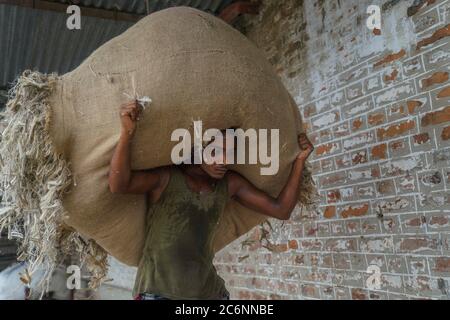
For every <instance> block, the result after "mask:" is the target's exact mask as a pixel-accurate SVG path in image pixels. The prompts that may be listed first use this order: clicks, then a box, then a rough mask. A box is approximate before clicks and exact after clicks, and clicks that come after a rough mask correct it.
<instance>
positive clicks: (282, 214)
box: [228, 134, 314, 220]
mask: <svg viewBox="0 0 450 320" xmlns="http://www.w3.org/2000/svg"><path fill="white" fill-rule="evenodd" d="M298 141H299V146H300V148H301V151H300V153H299V154H298V156H297V158H296V160H295V161H294V163H293V165H292V170H291V173H290V175H289V179H288V181H287V183H286V185H285V186H284V188H283V190H282V191H281V192H280V194H279V195H278V197H277V198H274V197H271V196H270V195H268V194H267V193H265V192H263V191H261V190H259V189H257V188H256V187H255V186H254V185H253V184H251V183H250V182H249V181H248V180H247V179H245V178H244V177H242V176H241V175H239V174H238V173H236V172H231V171H230V173H229V174H228V181H229V182H228V190H229V192H230V195H231V197H232V198H233V199H235V200H236V201H238V202H239V203H240V204H242V205H244V206H245V207H247V208H249V209H252V210H255V211H257V212H260V213H262V214H265V215H267V216H271V217H274V218H277V219H280V220H288V219H289V218H290V216H291V213H292V211H293V210H294V208H295V205H296V204H297V199H298V195H299V191H300V190H299V189H300V181H301V177H302V172H303V169H304V167H305V162H306V159H307V158H308V157H309V155H310V154H311V153H312V151H313V150H314V147H313V145H312V143H311V142H310V141H309V140H308V138H307V136H306V134H300V135H299V139H298Z"/></svg>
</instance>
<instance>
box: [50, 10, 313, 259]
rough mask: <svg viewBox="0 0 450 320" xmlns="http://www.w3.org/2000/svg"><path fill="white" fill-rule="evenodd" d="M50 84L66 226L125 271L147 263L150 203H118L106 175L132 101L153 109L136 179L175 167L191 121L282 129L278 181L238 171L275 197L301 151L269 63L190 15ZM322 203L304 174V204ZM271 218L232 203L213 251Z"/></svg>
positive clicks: (246, 44) (116, 43)
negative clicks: (174, 154) (175, 153)
mask: <svg viewBox="0 0 450 320" xmlns="http://www.w3.org/2000/svg"><path fill="white" fill-rule="evenodd" d="M46 81H47V82H51V86H50V87H51V89H49V93H48V96H47V98H46V100H45V101H46V103H47V104H48V106H49V113H50V115H49V117H48V119H47V121H48V123H47V125H48V133H49V138H50V140H51V145H52V146H53V147H54V148H55V154H57V155H61V156H62V159H63V160H64V161H66V162H67V165H68V167H69V168H70V172H71V184H70V186H69V187H68V188H67V189H65V191H67V192H64V194H63V196H62V205H63V208H64V210H65V212H67V217H65V220H64V223H65V224H67V225H69V226H71V227H73V228H74V229H75V230H77V231H78V232H79V233H81V234H82V235H83V236H84V237H87V238H90V239H93V240H95V242H96V243H98V244H99V245H100V246H101V247H102V248H104V249H105V250H106V251H107V252H108V253H110V254H111V255H112V256H114V257H116V258H117V259H118V260H120V261H122V262H124V263H126V264H128V265H134V266H135V265H137V263H138V261H139V259H140V257H141V250H142V246H143V242H144V238H145V234H144V225H145V215H146V212H147V203H146V197H145V195H117V194H111V192H110V191H109V188H108V171H109V163H110V160H111V157H112V154H113V151H114V148H115V146H116V144H117V142H118V139H119V134H120V119H119V114H118V110H119V106H120V105H121V104H122V103H124V102H127V101H129V100H130V98H129V97H130V96H135V95H136V94H137V95H138V96H148V97H150V98H151V99H152V103H151V105H150V106H149V107H148V108H146V109H145V110H144V113H143V117H142V118H141V120H140V121H139V123H138V129H137V132H136V136H135V139H134V141H133V143H132V161H131V163H132V169H134V170H140V169H149V168H155V167H158V166H164V165H170V164H171V163H172V161H171V151H172V148H173V147H174V146H175V145H176V144H177V143H178V142H176V141H171V134H172V132H173V131H174V130H175V129H178V128H186V129H189V130H190V132H191V135H192V136H193V134H194V133H193V121H199V120H201V121H202V122H203V130H206V129H208V128H219V129H223V128H229V127H239V128H242V129H243V130H247V129H250V128H253V129H256V130H258V129H268V130H269V131H270V129H279V135H280V158H279V171H278V173H277V174H276V175H269V176H262V175H261V173H260V168H261V167H266V165H261V164H257V165H249V164H247V165H235V166H234V167H233V168H232V169H234V170H236V171H238V172H239V173H241V174H242V175H243V176H245V177H246V178H247V179H249V180H250V181H251V182H252V183H253V184H254V185H255V186H256V187H258V188H261V189H263V190H265V191H267V192H269V193H270V194H272V195H274V196H276V195H277V194H278V193H279V192H280V190H281V189H282V187H283V186H284V184H285V182H286V180H287V177H288V175H289V172H290V170H291V164H292V162H293V160H294V159H295V157H296V155H297V153H298V150H299V149H298V145H297V134H298V133H300V132H302V131H303V128H302V121H301V117H300V114H299V112H298V109H297V106H296V104H295V101H294V100H293V98H292V97H291V95H290V94H289V92H288V91H287V90H286V89H285V87H284V86H283V84H282V82H281V81H280V79H279V77H278V76H277V75H276V73H275V72H274V70H273V68H272V66H271V65H270V64H269V62H268V61H267V60H266V58H265V57H264V54H263V53H262V52H261V51H260V50H259V49H258V48H257V47H256V46H255V45H254V44H252V42H250V41H249V40H248V39H247V38H246V37H245V36H244V35H242V34H241V33H240V32H238V31H237V30H235V29H233V28H232V27H231V26H229V25H228V24H227V23H225V22H224V21H222V20H220V19H218V18H216V17H214V16H212V15H210V14H207V13H205V12H202V11H199V10H196V9H193V8H189V7H175V8H170V9H166V10H162V11H159V12H156V13H153V14H151V15H149V16H147V17H146V18H144V19H142V20H140V21H139V22H138V23H136V24H135V25H134V26H132V27H131V28H130V29H129V30H127V31H126V32H124V33H123V34H121V35H120V36H118V37H116V38H114V39H112V40H110V41H108V42H107V43H105V44H104V45H102V46H101V47H100V48H98V49H97V50H96V51H95V52H94V53H92V54H91V55H90V57H88V58H87V59H86V60H85V61H84V62H83V63H82V64H81V65H80V66H79V67H78V68H76V69H75V70H73V71H72V72H70V73H68V74H65V75H63V76H60V77H56V78H48V79H47V80H46ZM269 140H270V139H269ZM253 147H255V146H253ZM269 150H270V148H269ZM315 194H316V191H315V187H314V183H313V181H312V179H311V173H310V171H309V169H307V170H305V174H304V178H303V180H302V186H301V193H300V195H299V202H300V204H303V205H308V204H310V200H311V199H312V197H313V195H315ZM266 218H267V217H265V216H263V215H260V214H258V213H255V212H252V211H250V210H248V209H245V208H243V207H242V206H240V205H239V204H237V203H236V202H234V201H230V202H229V203H228V205H227V207H226V210H225V212H224V214H223V219H222V220H221V222H220V225H219V230H218V235H217V237H216V239H215V249H216V251H217V250H220V249H221V248H223V247H224V246H225V245H227V244H229V243H230V242H231V241H233V240H235V239H236V238H238V237H239V236H240V235H242V234H244V233H246V232H247V231H249V230H250V229H251V228H253V227H254V226H256V225H257V224H259V223H261V222H263V221H264V220H265V219H266Z"/></svg>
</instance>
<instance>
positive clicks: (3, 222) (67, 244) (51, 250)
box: [0, 70, 108, 295]
mask: <svg viewBox="0 0 450 320" xmlns="http://www.w3.org/2000/svg"><path fill="white" fill-rule="evenodd" d="M56 80H57V75H56V74H49V75H45V74H42V73H39V72H35V71H30V70H27V71H24V72H23V74H22V75H21V76H20V77H19V78H18V79H17V81H16V82H15V84H14V86H13V87H12V88H11V90H10V91H9V99H8V102H7V104H6V109H5V111H4V112H3V113H2V114H1V116H0V119H1V118H3V119H2V120H1V121H2V122H3V125H4V129H3V131H2V134H1V137H0V194H1V205H0V233H1V232H2V231H3V230H7V233H8V238H10V239H16V240H17V241H18V243H19V248H18V260H19V261H25V262H26V264H27V269H26V272H25V275H22V276H21V280H22V282H24V284H25V285H27V286H29V283H30V282H31V281H32V279H33V273H34V272H36V271H37V270H38V268H43V269H44V270H45V274H44V277H43V278H42V280H41V283H40V285H41V286H42V287H41V288H42V289H43V290H42V295H43V294H44V293H45V292H46V291H48V288H49V284H50V279H51V276H52V274H53V271H54V270H55V269H56V268H57V267H58V266H59V265H62V264H63V262H64V261H65V259H66V258H67V257H69V256H70V257H73V256H74V255H75V256H78V258H79V261H80V267H81V266H83V265H86V268H87V269H88V271H90V272H91V274H92V277H91V280H90V283H89V287H90V288H96V287H98V286H99V285H100V283H101V282H102V281H103V280H104V279H105V277H106V273H107V268H108V264H107V254H106V252H105V251H104V250H103V249H101V248H100V247H99V246H98V245H97V244H96V243H95V242H94V241H93V240H90V239H89V240H86V239H84V238H83V237H82V236H81V235H80V234H79V233H78V232H76V231H75V230H73V229H71V228H69V227H67V226H66V225H65V224H64V218H65V216H66V215H67V212H66V211H65V210H64V207H63V205H62V198H63V196H64V194H65V193H66V192H67V191H68V189H69V187H70V185H71V183H72V176H71V171H70V168H69V164H68V163H67V162H66V161H65V160H64V158H63V157H62V156H61V155H60V154H58V153H57V152H56V150H55V148H54V146H53V144H52V141H51V138H50V135H49V126H50V121H51V107H50V105H49V104H48V98H49V96H50V94H51V92H52V88H53V87H54V84H55V82H56Z"/></svg>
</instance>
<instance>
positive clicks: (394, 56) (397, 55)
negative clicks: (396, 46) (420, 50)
mask: <svg viewBox="0 0 450 320" xmlns="http://www.w3.org/2000/svg"><path fill="white" fill-rule="evenodd" d="M405 55H406V51H405V50H404V49H402V50H400V51H399V52H397V53H392V54H388V55H387V56H385V57H384V58H383V59H381V60H380V61H378V62H377V63H375V64H374V65H373V66H374V67H375V68H376V67H379V66H383V65H386V64H388V63H391V62H393V61H395V60H399V59H401V58H403V57H404V56H405Z"/></svg>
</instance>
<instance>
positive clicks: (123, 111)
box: [120, 100, 142, 136]
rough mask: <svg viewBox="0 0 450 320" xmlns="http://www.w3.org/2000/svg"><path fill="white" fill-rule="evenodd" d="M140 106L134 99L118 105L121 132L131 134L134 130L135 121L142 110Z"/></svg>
mask: <svg viewBox="0 0 450 320" xmlns="http://www.w3.org/2000/svg"><path fill="white" fill-rule="evenodd" d="M141 109H142V107H141V106H140V105H139V104H138V102H137V101H136V100H134V101H132V102H129V103H125V104H123V105H121V106H120V122H121V124H122V133H126V134H127V135H130V136H132V135H133V134H134V132H135V131H136V123H137V121H138V120H139V117H140V115H141V112H142V110H141Z"/></svg>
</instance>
